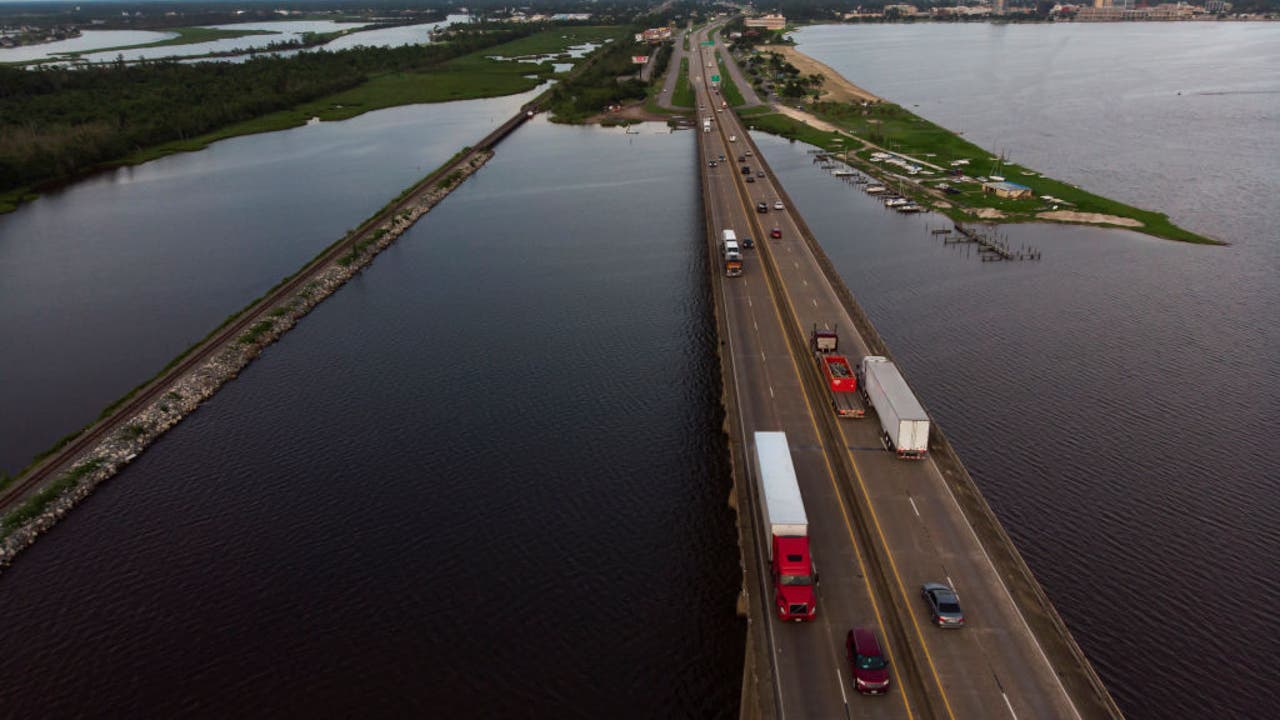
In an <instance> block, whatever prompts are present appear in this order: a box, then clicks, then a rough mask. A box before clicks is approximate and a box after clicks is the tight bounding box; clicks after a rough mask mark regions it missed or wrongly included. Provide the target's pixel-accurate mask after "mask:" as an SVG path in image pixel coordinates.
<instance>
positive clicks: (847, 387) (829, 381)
mask: <svg viewBox="0 0 1280 720" xmlns="http://www.w3.org/2000/svg"><path fill="white" fill-rule="evenodd" d="M809 344H810V346H811V347H812V349H813V355H814V357H816V358H817V359H818V369H819V370H820V371H821V372H822V380H823V382H824V383H825V384H826V386H827V394H828V395H830V396H831V409H833V410H835V412H836V415H837V416H839V417H848V418H860V417H865V416H866V414H867V408H866V406H865V405H864V404H863V402H862V398H861V397H860V396H859V395H858V378H857V376H856V375H855V374H854V372H853V365H851V364H850V363H849V359H848V358H846V357H845V356H844V355H840V354H839V352H838V351H839V348H840V337H839V335H838V334H837V333H836V330H835V328H830V329H828V328H819V327H818V326H817V325H814V326H813V334H812V335H811V336H810V338H809Z"/></svg>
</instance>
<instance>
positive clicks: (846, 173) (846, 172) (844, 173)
mask: <svg viewBox="0 0 1280 720" xmlns="http://www.w3.org/2000/svg"><path fill="white" fill-rule="evenodd" d="M831 174H832V175H835V176H836V177H853V176H854V175H857V174H858V171H857V170H832V171H831Z"/></svg>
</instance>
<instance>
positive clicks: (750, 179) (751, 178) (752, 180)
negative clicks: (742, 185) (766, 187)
mask: <svg viewBox="0 0 1280 720" xmlns="http://www.w3.org/2000/svg"><path fill="white" fill-rule="evenodd" d="M755 181H756V179H755V178H753V177H751V176H750V175H748V176H747V182H750V183H753V182H755Z"/></svg>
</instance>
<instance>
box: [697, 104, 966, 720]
mask: <svg viewBox="0 0 1280 720" xmlns="http://www.w3.org/2000/svg"><path fill="white" fill-rule="evenodd" d="M718 130H719V132H720V136H721V140H722V141H723V140H724V133H725V130H724V126H723V125H720V127H719V128H718ZM739 177H740V176H738V175H736V174H735V177H734V181H733V184H734V188H735V189H736V190H737V191H738V199H739V202H740V203H741V205H742V210H743V212H744V213H745V214H746V215H747V217H748V218H749V220H748V224H749V225H754V227H755V229H756V230H757V232H758V234H759V237H760V240H759V242H760V243H762V244H763V243H765V242H766V240H765V237H764V235H763V234H762V233H759V231H761V230H762V227H761V225H760V222H759V218H757V217H755V215H753V214H752V213H750V212H749V210H750V208H751V199H750V197H749V196H747V194H746V189H745V187H744V186H745V183H744V182H743V181H742V180H740V179H739ZM761 262H762V263H763V260H762V261H761ZM762 271H763V269H762ZM763 274H764V281H765V284H767V285H768V286H769V291H770V297H774V295H773V281H772V280H770V279H769V273H767V272H764V273H763ZM769 304H770V305H772V306H773V314H774V317H775V318H776V319H777V321H778V328H779V329H780V330H781V331H782V333H783V337H784V338H785V337H786V333H787V328H786V324H785V322H786V321H785V320H784V319H783V317H782V311H781V310H780V309H779V308H778V304H777V303H776V302H772V303H769ZM787 347H788V352H787V357H789V358H790V359H791V369H792V371H793V372H794V373H795V377H796V380H797V381H799V384H800V388H801V393H800V394H801V396H803V398H804V404H805V410H806V411H807V412H808V413H809V424H810V427H811V428H812V429H813V434H814V437H815V438H816V439H817V441H818V445H819V446H820V447H821V448H822V462H823V464H824V465H825V466H826V468H827V479H828V480H829V481H830V482H831V488H832V490H834V491H835V492H836V495H837V496H841V495H842V493H841V491H840V484H839V483H838V482H836V474H835V470H834V468H832V467H831V458H830V455H829V453H828V451H827V446H826V443H825V442H824V441H823V439H822V433H821V432H819V430H818V420H817V417H816V416H815V415H814V411H813V405H812V403H811V402H810V399H809V393H807V392H805V391H804V378H803V376H802V375H801V374H800V366H799V364H798V363H797V362H796V357H795V354H794V353H792V352H790V343H788V344H787ZM855 472H856V468H855ZM837 504H838V505H839V507H840V518H841V519H842V520H843V521H844V527H845V532H846V533H848V536H849V544H850V545H852V546H853V547H854V550H855V552H854V557H856V558H857V560H858V569H859V571H860V573H859V574H860V575H861V576H862V582H863V584H864V585H865V586H866V589H867V597H868V598H869V599H870V600H871V609H872V611H873V612H874V613H875V617H876V624H877V625H878V626H879V627H880V635H881V636H882V637H884V636H885V632H884V627H885V624H884V617H883V616H882V615H881V613H880V605H879V603H877V602H876V597H875V593H874V592H872V590H871V580H870V575H869V574H868V573H867V568H866V565H865V564H864V563H863V561H862V555H861V554H860V553H858V552H857V548H858V541H857V536H856V535H855V534H854V531H853V522H852V521H851V520H850V519H849V514H848V511H847V510H846V509H845V506H844V503H843V502H841V503H837ZM916 631H917V633H918V632H919V628H917V629H916ZM889 648H890V645H889V643H885V653H886V654H888V655H889V661H890V664H893V662H894V660H893V655H892V652H893V651H892V650H891V649H889ZM925 652H926V654H928V650H927V649H926V651H925ZM929 664H930V667H932V666H933V661H932V659H930V661H929ZM841 677H842V678H843V674H842V675H841ZM934 679H935V680H936V679H937V671H936V670H934ZM938 686H939V688H941V686H942V685H941V683H939V684H938ZM894 694H895V695H897V696H898V697H899V698H901V699H902V705H903V708H904V709H905V710H906V712H907V717H909V718H914V717H915V713H913V712H912V710H911V701H910V700H908V699H907V694H906V693H905V692H898V693H894ZM943 699H944V701H945V699H946V698H945V693H944V698H943ZM947 714H948V715H951V706H950V704H948V705H947ZM951 717H953V718H954V716H951Z"/></svg>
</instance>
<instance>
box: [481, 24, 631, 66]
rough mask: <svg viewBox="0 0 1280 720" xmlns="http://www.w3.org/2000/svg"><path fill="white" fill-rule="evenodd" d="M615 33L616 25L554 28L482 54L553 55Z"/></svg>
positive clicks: (504, 55)
mask: <svg viewBox="0 0 1280 720" xmlns="http://www.w3.org/2000/svg"><path fill="white" fill-rule="evenodd" d="M617 34H618V26H616V25H590V26H583V27H563V28H556V29H554V30H547V31H545V32H540V33H536V34H534V35H530V36H529V37H527V38H521V39H520V40H515V41H512V42H509V43H507V44H506V45H499V46H498V47H496V48H490V49H489V50H488V51H486V52H484V53H483V55H492V56H495V57H503V58H514V57H522V56H526V55H553V54H557V53H563V52H565V51H566V50H568V49H569V48H571V47H573V46H575V45H582V44H584V43H602V42H604V41H605V40H608V39H609V38H612V37H616V36H617Z"/></svg>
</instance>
